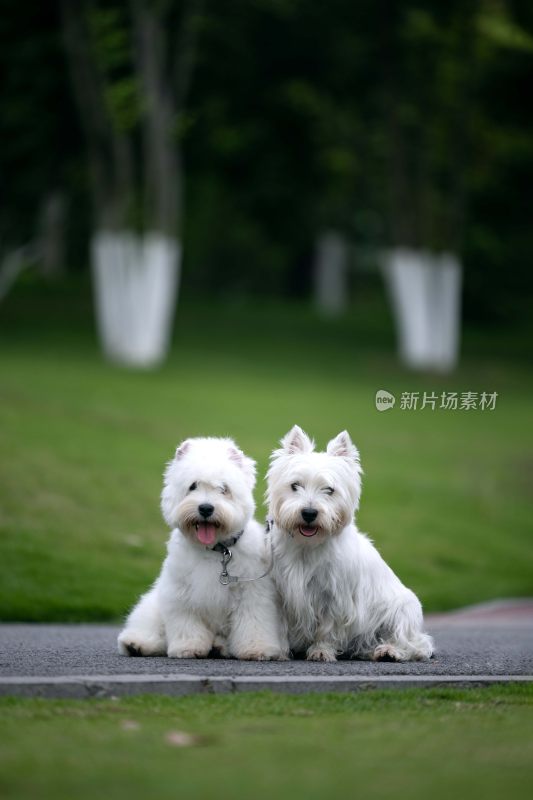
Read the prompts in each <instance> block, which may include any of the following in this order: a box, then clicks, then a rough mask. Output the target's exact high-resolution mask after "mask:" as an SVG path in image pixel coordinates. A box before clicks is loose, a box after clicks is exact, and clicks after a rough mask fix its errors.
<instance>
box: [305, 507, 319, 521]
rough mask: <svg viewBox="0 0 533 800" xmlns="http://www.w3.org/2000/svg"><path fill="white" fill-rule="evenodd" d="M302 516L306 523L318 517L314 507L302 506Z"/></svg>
mask: <svg viewBox="0 0 533 800" xmlns="http://www.w3.org/2000/svg"><path fill="white" fill-rule="evenodd" d="M302 517H303V518H304V520H305V521H306V522H308V523H311V522H314V521H315V519H316V518H317V517H318V511H317V510H316V508H302Z"/></svg>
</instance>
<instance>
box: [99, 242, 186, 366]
mask: <svg viewBox="0 0 533 800" xmlns="http://www.w3.org/2000/svg"><path fill="white" fill-rule="evenodd" d="M91 256H92V270H93V282H94V293H95V301H96V312H97V324H98V332H99V335H100V340H101V343H102V347H103V349H104V352H105V354H106V356H107V357H108V358H109V359H111V360H112V361H116V362H119V363H121V364H126V365H130V366H135V367H154V366H156V365H157V364H159V363H161V361H163V359H164V358H165V356H166V354H167V351H168V346H169V343H170V336H171V331H172V322H173V318H174V308H175V304H176V296H177V290H178V283H179V272H180V259H181V248H180V244H179V242H178V241H177V239H174V238H172V237H169V236H165V235H164V234H162V233H158V232H148V233H146V234H145V235H144V236H139V235H138V234H136V233H135V232H132V231H128V230H123V231H102V230H101V231H98V232H97V233H96V234H95V235H94V236H93V238H92V246H91Z"/></svg>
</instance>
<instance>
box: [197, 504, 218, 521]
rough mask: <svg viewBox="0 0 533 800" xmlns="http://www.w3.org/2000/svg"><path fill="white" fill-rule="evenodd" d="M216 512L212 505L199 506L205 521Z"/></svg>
mask: <svg viewBox="0 0 533 800" xmlns="http://www.w3.org/2000/svg"><path fill="white" fill-rule="evenodd" d="M214 510H215V506H212V505H211V503H200V505H199V506H198V511H199V512H200V514H201V515H202V517H204V518H205V519H207V518H208V517H210V516H211V514H212V513H213V511H214Z"/></svg>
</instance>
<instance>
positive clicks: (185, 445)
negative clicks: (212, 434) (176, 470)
mask: <svg viewBox="0 0 533 800" xmlns="http://www.w3.org/2000/svg"><path fill="white" fill-rule="evenodd" d="M190 446H191V442H190V439H185V441H184V442H182V443H181V444H179V445H178V447H177V449H176V455H175V456H174V458H175V459H176V461H179V460H180V458H183V456H184V455H185V453H186V452H187V451H188V449H189V447H190Z"/></svg>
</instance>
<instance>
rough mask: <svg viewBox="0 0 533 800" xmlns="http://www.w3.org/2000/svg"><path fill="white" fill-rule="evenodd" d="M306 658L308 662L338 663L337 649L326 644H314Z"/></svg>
mask: <svg viewBox="0 0 533 800" xmlns="http://www.w3.org/2000/svg"><path fill="white" fill-rule="evenodd" d="M306 658H307V660H308V661H330V662H331V661H336V660H337V655H336V653H335V649H334V648H333V647H332V646H331V645H329V644H325V643H324V642H318V643H317V644H312V645H311V647H310V648H309V649H308V651H307V654H306Z"/></svg>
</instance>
